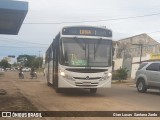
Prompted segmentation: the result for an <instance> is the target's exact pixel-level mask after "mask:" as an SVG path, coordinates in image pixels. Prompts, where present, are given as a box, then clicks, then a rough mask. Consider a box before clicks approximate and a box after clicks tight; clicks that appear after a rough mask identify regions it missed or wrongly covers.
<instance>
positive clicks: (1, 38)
mask: <svg viewBox="0 0 160 120" xmlns="http://www.w3.org/2000/svg"><path fill="white" fill-rule="evenodd" d="M3 39H7V40H3ZM11 40H12V41H11ZM0 41H9V42H19V43H27V44H36V45H47V46H48V44H41V43H33V42H27V41H21V40H15V39H10V38H4V37H0Z"/></svg>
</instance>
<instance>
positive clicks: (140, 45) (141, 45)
mask: <svg viewBox="0 0 160 120" xmlns="http://www.w3.org/2000/svg"><path fill="white" fill-rule="evenodd" d="M132 45H136V46H139V47H140V49H141V51H140V60H139V64H141V62H142V61H141V58H142V47H143V44H132Z"/></svg>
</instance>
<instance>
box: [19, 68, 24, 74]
mask: <svg viewBox="0 0 160 120" xmlns="http://www.w3.org/2000/svg"><path fill="white" fill-rule="evenodd" d="M22 69H23V67H22V66H21V67H20V68H19V76H20V75H21V74H22Z"/></svg>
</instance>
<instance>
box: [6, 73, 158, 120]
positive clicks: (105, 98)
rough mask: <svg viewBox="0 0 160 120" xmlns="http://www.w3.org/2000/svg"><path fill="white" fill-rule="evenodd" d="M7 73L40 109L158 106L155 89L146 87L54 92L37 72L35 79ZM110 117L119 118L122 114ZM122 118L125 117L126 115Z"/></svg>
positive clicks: (152, 108)
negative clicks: (143, 91) (138, 89)
mask: <svg viewBox="0 0 160 120" xmlns="http://www.w3.org/2000/svg"><path fill="white" fill-rule="evenodd" d="M7 74H8V75H9V76H13V77H10V81H11V82H12V84H13V85H14V86H15V87H16V88H17V89H18V90H19V91H20V92H21V93H23V94H24V95H25V96H26V97H27V98H28V99H29V100H31V101H32V103H33V104H34V105H35V106H36V107H38V109H39V110H43V111H44V110H45V111H159V110H160V105H159V101H160V91H159V90H148V92H147V93H138V92H137V90H136V88H135V87H134V86H130V85H126V84H112V87H111V88H107V89H102V88H101V89H98V91H97V93H96V94H90V93H89V91H88V90H84V89H65V90H64V92H63V93H56V92H55V89H53V88H52V86H47V83H46V80H45V77H44V76H43V75H42V74H38V79H37V80H36V79H33V80H31V79H30V78H29V74H28V73H25V79H24V80H20V79H18V77H17V75H15V74H17V73H16V72H8V73H7ZM72 119H73V118H72ZM77 119H78V118H77ZM83 119H84V118H83ZM96 119H99V118H96ZM114 119H122V117H120V118H117V117H116V118H114ZM123 119H126V120H128V118H123ZM131 119H138V120H139V119H142V118H137V117H136V118H133V117H132V118H131ZM143 119H151V118H148V117H147V118H143ZM153 119H159V118H157V117H156V118H153ZM86 120H87V118H86Z"/></svg>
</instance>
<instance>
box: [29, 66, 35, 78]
mask: <svg viewBox="0 0 160 120" xmlns="http://www.w3.org/2000/svg"><path fill="white" fill-rule="evenodd" d="M34 72H35V69H34V67H32V68H31V72H30V75H31V76H33V75H34Z"/></svg>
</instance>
